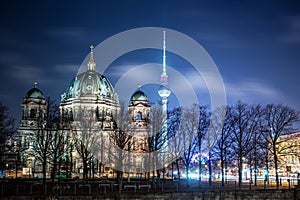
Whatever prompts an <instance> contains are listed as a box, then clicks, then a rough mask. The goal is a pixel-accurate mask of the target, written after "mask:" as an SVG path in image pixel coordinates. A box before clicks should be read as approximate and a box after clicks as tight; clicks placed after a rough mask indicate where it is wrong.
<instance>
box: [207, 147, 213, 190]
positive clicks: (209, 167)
mask: <svg viewBox="0 0 300 200" xmlns="http://www.w3.org/2000/svg"><path fill="white" fill-rule="evenodd" d="M211 156H212V155H211V152H208V183H209V186H211V185H212V166H211Z"/></svg>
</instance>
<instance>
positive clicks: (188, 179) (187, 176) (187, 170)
mask: <svg viewBox="0 0 300 200" xmlns="http://www.w3.org/2000/svg"><path fill="white" fill-rule="evenodd" d="M185 174H186V186H187V187H189V186H190V183H189V181H190V178H189V165H186V167H185Z"/></svg>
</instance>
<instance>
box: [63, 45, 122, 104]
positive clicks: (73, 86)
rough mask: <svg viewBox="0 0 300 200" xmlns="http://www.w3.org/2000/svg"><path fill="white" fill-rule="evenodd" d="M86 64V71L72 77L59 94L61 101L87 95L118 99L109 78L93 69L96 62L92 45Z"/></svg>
mask: <svg viewBox="0 0 300 200" xmlns="http://www.w3.org/2000/svg"><path fill="white" fill-rule="evenodd" d="M87 65H88V70H87V71H85V72H83V73H81V74H79V75H77V76H76V77H75V78H73V79H72V81H71V82H70V84H69V86H68V87H67V89H66V91H65V93H63V94H62V95H61V101H62V102H63V101H66V100H68V99H73V98H79V97H88V96H93V97H97V98H99V99H103V98H105V99H112V100H115V101H118V96H117V94H116V93H115V91H114V88H113V86H112V85H111V83H110V82H109V80H108V79H107V78H106V77H105V76H104V75H102V74H100V73H98V72H96V71H95V66H96V63H95V62H94V57H93V46H91V54H90V61H89V63H88V64H87Z"/></svg>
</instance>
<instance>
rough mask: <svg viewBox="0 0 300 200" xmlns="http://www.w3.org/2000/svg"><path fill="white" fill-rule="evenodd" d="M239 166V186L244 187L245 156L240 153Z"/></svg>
mask: <svg viewBox="0 0 300 200" xmlns="http://www.w3.org/2000/svg"><path fill="white" fill-rule="evenodd" d="M238 168H239V188H240V187H242V184H243V180H242V179H243V157H242V156H241V155H240V156H239V164H238Z"/></svg>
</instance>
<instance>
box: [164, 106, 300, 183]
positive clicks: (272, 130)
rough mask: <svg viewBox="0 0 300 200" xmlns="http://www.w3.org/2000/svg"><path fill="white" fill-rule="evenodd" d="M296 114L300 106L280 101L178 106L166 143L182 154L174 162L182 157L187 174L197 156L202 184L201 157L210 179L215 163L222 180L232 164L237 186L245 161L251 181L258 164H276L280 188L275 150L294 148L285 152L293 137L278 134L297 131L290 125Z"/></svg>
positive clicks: (296, 119)
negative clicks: (263, 104)
mask: <svg viewBox="0 0 300 200" xmlns="http://www.w3.org/2000/svg"><path fill="white" fill-rule="evenodd" d="M177 118H179V119H180V120H179V119H177ZM175 119H176V120H175ZM298 119H299V112H298V111H296V110H294V109H292V108H290V107H289V106H285V105H282V104H268V105H265V106H262V105H249V104H246V103H243V102H241V101H238V102H237V103H236V104H235V105H232V106H224V107H219V108H217V109H216V110H214V111H209V108H208V107H207V106H199V105H196V104H194V105H192V106H191V107H190V108H180V109H178V108H176V109H174V110H172V111H170V112H169V119H168V120H169V136H170V141H173V144H170V145H171V146H172V147H173V149H174V150H173V151H174V152H177V154H178V155H180V156H179V159H177V160H176V161H175V162H176V163H178V160H180V161H181V163H182V164H183V165H184V167H185V170H186V177H189V168H190V165H191V164H192V159H193V158H195V157H196V159H197V161H198V163H199V183H200V184H201V173H202V164H201V162H202V161H203V159H205V162H206V164H207V166H208V174H209V184H211V182H212V171H213V168H220V170H221V177H222V185H224V184H225V177H226V171H227V168H228V167H229V166H236V167H237V169H238V183H239V186H241V185H242V178H243V174H242V170H243V164H248V166H250V168H251V169H253V171H254V172H255V173H254V175H255V178H254V179H255V180H254V181H255V184H256V181H257V173H256V172H257V170H258V168H262V167H265V169H266V171H267V172H268V168H269V166H272V167H274V170H275V176H276V183H277V187H278V186H279V176H278V170H279V163H280V158H279V155H284V154H282V153H281V152H285V153H286V152H290V153H297V152H294V151H293V152H292V151H287V149H292V148H295V145H296V144H293V145H286V143H287V142H288V140H289V139H291V137H282V136H284V135H287V134H291V133H293V132H294V131H295V129H294V127H293V125H294V123H296V122H297V121H298ZM179 121H180V122H179ZM284 138H285V139H284ZM179 141H180V143H178V142H179ZM179 144H180V145H179ZM298 148H300V146H298ZM280 151H281V152H280ZM195 155H197V156H195ZM204 155H206V156H205V158H203V157H204ZM296 156H300V155H296ZM299 158H300V157H299ZM213 165H214V166H213ZM217 165H218V167H217ZM266 174H267V173H266Z"/></svg>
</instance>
